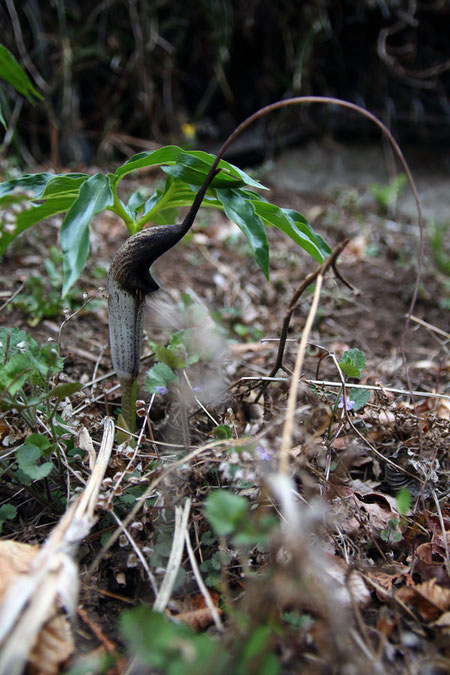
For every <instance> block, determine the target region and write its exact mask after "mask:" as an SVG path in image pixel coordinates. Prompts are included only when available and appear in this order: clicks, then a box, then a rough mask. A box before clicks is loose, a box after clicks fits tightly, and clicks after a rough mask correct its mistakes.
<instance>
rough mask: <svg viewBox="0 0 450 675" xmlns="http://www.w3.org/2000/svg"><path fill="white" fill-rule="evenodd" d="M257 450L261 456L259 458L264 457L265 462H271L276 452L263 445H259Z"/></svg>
mask: <svg viewBox="0 0 450 675" xmlns="http://www.w3.org/2000/svg"><path fill="white" fill-rule="evenodd" d="M255 450H256V453H257V454H258V456H259V459H262V460H264V461H265V462H270V460H271V459H272V457H273V454H274V453H273V451H272V450H266V448H264V447H263V446H262V445H257V446H256V448H255Z"/></svg>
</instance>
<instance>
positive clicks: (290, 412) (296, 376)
mask: <svg viewBox="0 0 450 675" xmlns="http://www.w3.org/2000/svg"><path fill="white" fill-rule="evenodd" d="M322 281H323V276H322V274H319V275H318V276H317V279H316V288H315V290H314V296H313V301H312V304H311V309H310V310H309V314H308V318H307V319H306V324H305V329H304V331H303V333H302V339H301V340H300V344H299V346H298V351H297V358H296V360H295V366H294V372H293V373H292V378H291V386H290V388H289V398H288V405H287V411H286V418H285V420H284V425H283V435H282V438H281V448H280V461H279V465H278V467H279V471H280V473H282V474H285V473H287V471H288V469H289V451H290V449H291V444H292V432H293V429H294V415H295V408H296V405H297V393H298V386H299V381H300V375H301V372H302V367H303V361H304V359H305V351H306V346H307V344H308V339H309V334H310V332H311V328H312V325H313V323H314V319H315V317H316V313H317V307H318V306H319V298H320V291H321V289H322Z"/></svg>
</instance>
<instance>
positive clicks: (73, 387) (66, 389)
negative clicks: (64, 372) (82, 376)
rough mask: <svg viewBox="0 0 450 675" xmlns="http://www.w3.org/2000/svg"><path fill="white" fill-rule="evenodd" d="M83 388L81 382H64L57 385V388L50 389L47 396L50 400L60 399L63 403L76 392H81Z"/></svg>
mask: <svg viewBox="0 0 450 675" xmlns="http://www.w3.org/2000/svg"><path fill="white" fill-rule="evenodd" d="M82 388H83V385H82V384H81V382H63V383H62V384H57V385H56V386H55V387H53V388H52V389H50V391H49V392H48V394H47V397H48V398H58V399H59V400H60V401H62V399H63V398H66V396H71V395H72V394H74V393H75V392H76V391H80V389H82Z"/></svg>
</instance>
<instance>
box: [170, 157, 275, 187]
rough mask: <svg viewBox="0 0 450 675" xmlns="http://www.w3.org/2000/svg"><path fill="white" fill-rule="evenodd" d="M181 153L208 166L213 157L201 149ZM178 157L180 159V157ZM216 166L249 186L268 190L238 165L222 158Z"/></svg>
mask: <svg viewBox="0 0 450 675" xmlns="http://www.w3.org/2000/svg"><path fill="white" fill-rule="evenodd" d="M182 154H183V155H190V156H192V157H196V158H198V159H201V160H202V161H203V162H205V163H206V164H208V165H209V166H211V164H212V163H213V161H214V159H215V156H214V155H211V154H209V153H208V152H203V151H202V150H192V151H191V152H186V151H183V152H182ZM180 159H181V160H182V158H180ZM218 168H219V169H225V170H226V171H227V173H229V174H230V175H231V176H234V177H235V178H236V179H240V180H241V181H242V182H243V183H245V185H250V186H251V187H254V188H258V190H268V188H266V187H265V186H264V185H262V184H261V183H260V182H259V181H258V180H255V179H254V178H252V177H251V176H249V175H248V173H246V172H245V171H242V169H240V168H239V167H238V166H235V165H234V164H230V163H229V162H226V161H225V160H224V159H221V160H220V162H219V164H218ZM219 175H220V174H219Z"/></svg>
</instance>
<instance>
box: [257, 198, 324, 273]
mask: <svg viewBox="0 0 450 675" xmlns="http://www.w3.org/2000/svg"><path fill="white" fill-rule="evenodd" d="M253 206H254V209H255V213H256V214H257V215H258V216H260V217H261V218H262V219H263V220H264V221H265V223H266V224H268V225H272V226H275V227H277V228H278V229H279V230H281V231H282V232H284V233H285V234H287V235H288V237H290V238H291V239H292V240H293V241H295V243H296V244H298V245H299V246H301V247H302V248H303V249H304V250H305V251H306V252H307V253H309V254H310V255H311V256H312V257H313V258H314V260H317V262H319V263H321V262H323V260H324V258H325V257H326V256H325V255H324V251H323V250H322V247H323V246H322V241H323V240H322V241H320V240H319V239H318V237H317V236H316V235H315V233H312V230H311V231H310V230H308V229H307V228H309V225H308V223H307V222H306V220H305V219H304V218H303V216H302V215H301V214H300V213H297V212H296V211H292V210H290V209H280V207H278V206H276V205H275V204H270V203H269V202H266V201H255V202H253ZM293 214H295V216H296V219H297V222H295V221H294V217H293ZM298 223H301V224H302V226H303V228H304V229H305V230H306V232H302V231H301V229H300V228H299V226H298ZM310 229H311V228H310Z"/></svg>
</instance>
